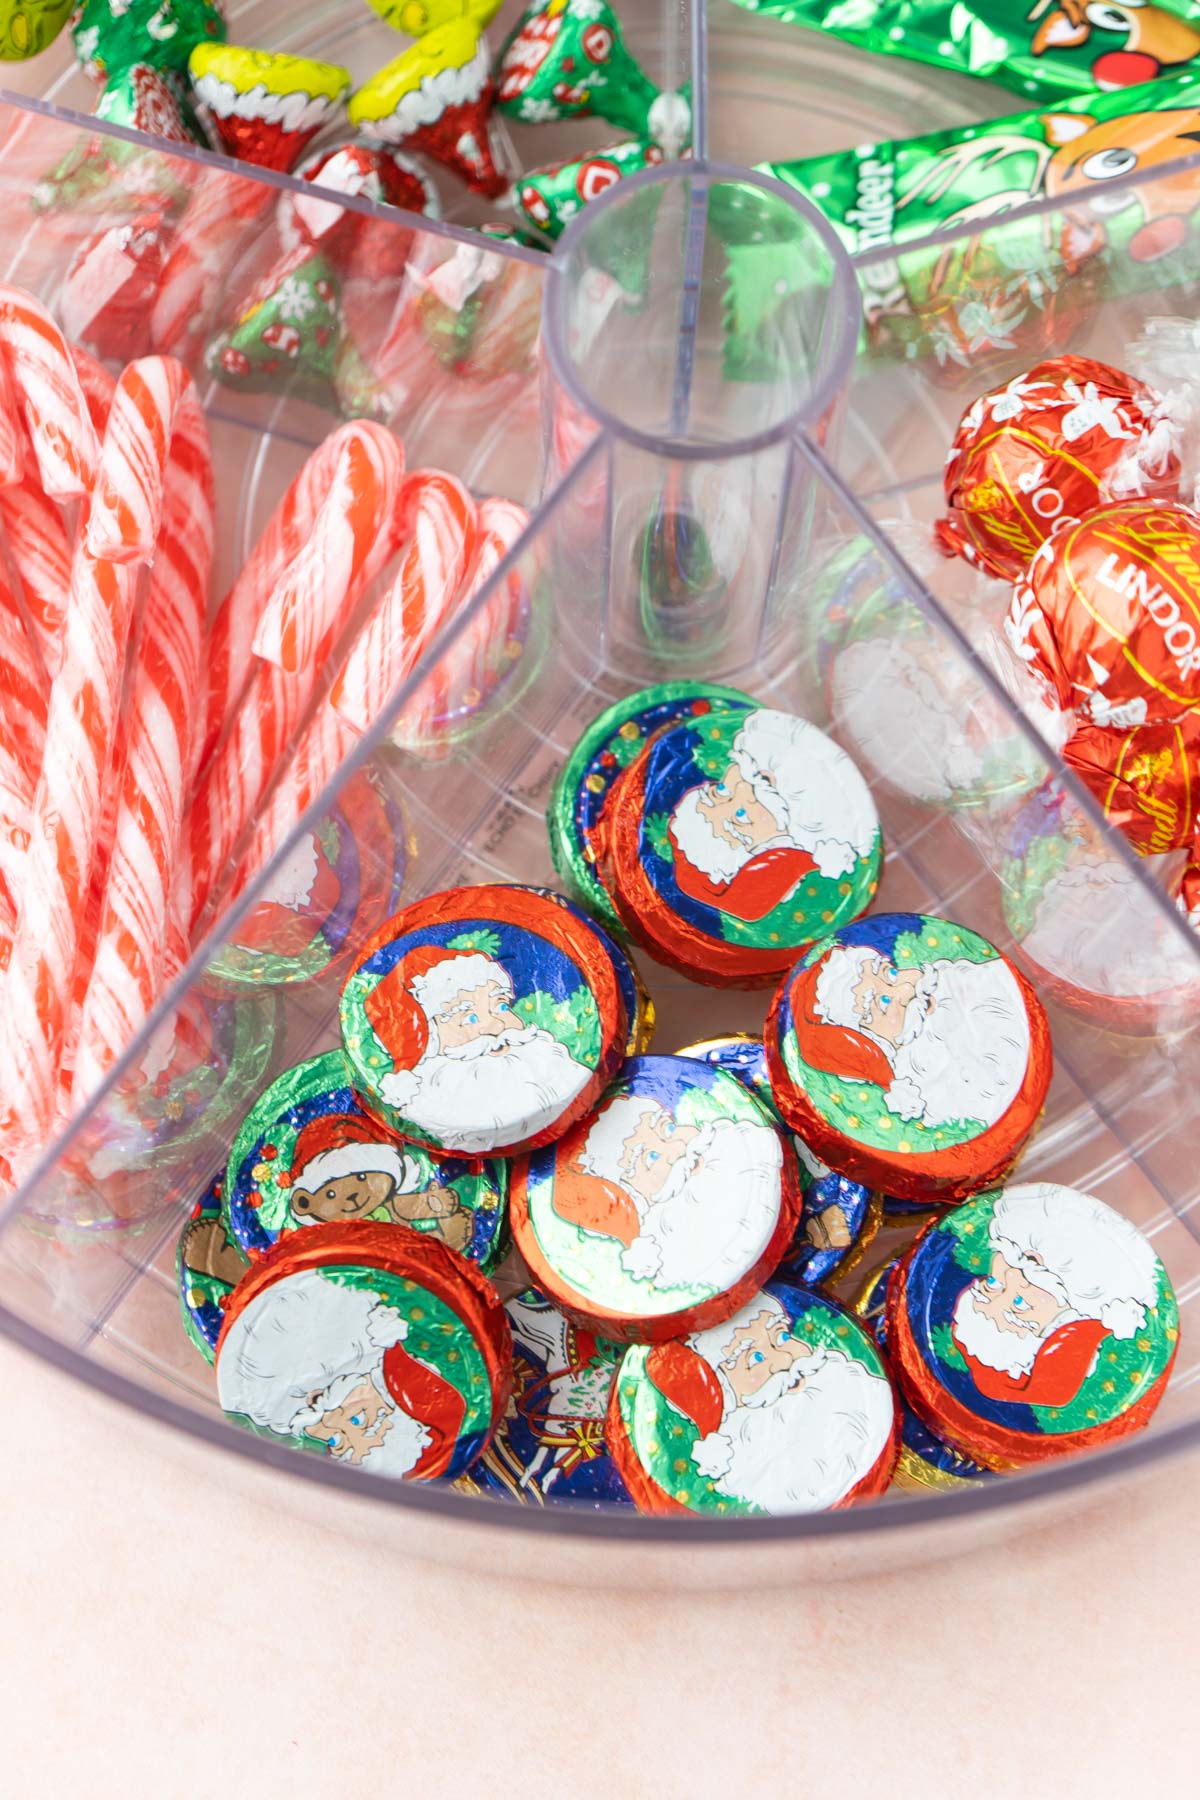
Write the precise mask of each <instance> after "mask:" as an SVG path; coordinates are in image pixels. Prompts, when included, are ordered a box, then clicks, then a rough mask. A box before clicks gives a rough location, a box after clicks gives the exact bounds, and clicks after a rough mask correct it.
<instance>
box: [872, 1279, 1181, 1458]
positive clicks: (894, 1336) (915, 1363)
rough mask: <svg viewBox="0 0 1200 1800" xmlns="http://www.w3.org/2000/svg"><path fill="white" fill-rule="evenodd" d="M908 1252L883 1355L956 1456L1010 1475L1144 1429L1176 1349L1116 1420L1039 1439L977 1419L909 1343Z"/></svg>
mask: <svg viewBox="0 0 1200 1800" xmlns="http://www.w3.org/2000/svg"><path fill="white" fill-rule="evenodd" d="M914 1248H915V1246H914ZM911 1255H912V1252H911V1251H910V1252H909V1256H906V1257H905V1259H904V1261H903V1262H901V1263H899V1264H897V1266H896V1269H895V1271H894V1272H893V1274H892V1278H891V1280H890V1281H889V1283H888V1294H887V1342H888V1354H889V1357H890V1359H891V1364H892V1369H893V1371H894V1373H895V1376H896V1380H897V1381H898V1382H899V1384H900V1389H901V1392H902V1393H903V1395H904V1398H905V1399H906V1400H907V1401H908V1404H909V1405H910V1406H911V1407H912V1410H913V1411H914V1412H915V1413H916V1415H917V1417H918V1418H920V1419H923V1420H924V1422H925V1424H926V1425H928V1426H929V1428H930V1430H931V1431H936V1432H937V1434H938V1436H939V1437H943V1438H945V1440H946V1442H947V1443H948V1444H950V1445H951V1446H952V1448H953V1449H955V1450H957V1451H959V1452H960V1454H962V1455H964V1456H970V1457H972V1458H973V1459H974V1460H975V1461H976V1462H978V1463H982V1464H983V1466H984V1467H985V1468H988V1469H995V1470H996V1471H997V1473H998V1474H1009V1473H1012V1471H1014V1470H1016V1469H1025V1468H1031V1467H1033V1466H1035V1465H1037V1464H1040V1463H1045V1462H1055V1461H1057V1460H1058V1458H1059V1457H1063V1456H1075V1455H1078V1454H1079V1452H1081V1451H1084V1450H1095V1449H1097V1448H1098V1447H1099V1446H1100V1445H1102V1444H1111V1443H1115V1442H1116V1441H1117V1439H1118V1438H1123V1437H1129V1436H1131V1435H1132V1434H1133V1433H1134V1432H1136V1431H1141V1430H1143V1429H1144V1428H1145V1426H1146V1425H1147V1424H1148V1423H1149V1421H1150V1418H1151V1415H1152V1414H1153V1413H1154V1411H1155V1409H1156V1408H1157V1406H1158V1403H1159V1401H1160V1400H1161V1399H1162V1397H1163V1394H1164V1393H1165V1392H1166V1387H1167V1382H1168V1380H1169V1379H1170V1375H1171V1370H1172V1368H1173V1367H1174V1365H1175V1355H1176V1351H1173V1352H1172V1354H1171V1360H1170V1362H1169V1363H1168V1364H1167V1367H1166V1368H1165V1369H1164V1370H1163V1372H1162V1374H1161V1375H1160V1376H1159V1378H1158V1380H1157V1381H1156V1382H1155V1383H1154V1384H1153V1386H1152V1387H1150V1388H1149V1389H1148V1390H1147V1391H1146V1393H1144V1394H1143V1395H1142V1397H1141V1399H1140V1400H1138V1401H1137V1402H1136V1403H1135V1404H1134V1405H1133V1406H1131V1407H1129V1408H1128V1410H1127V1411H1125V1412H1123V1413H1121V1414H1120V1416H1119V1417H1118V1418H1116V1419H1113V1420H1111V1421H1110V1422H1109V1423H1107V1424H1103V1425H1093V1426H1090V1427H1089V1428H1088V1430H1087V1431H1068V1432H1063V1433H1062V1434H1061V1435H1058V1436H1049V1435H1048V1436H1046V1437H1045V1438H1043V1439H1042V1440H1041V1442H1040V1443H1038V1442H1036V1441H1034V1440H1032V1439H1031V1437H1030V1434H1029V1433H1028V1432H1009V1431H1005V1430H1003V1429H1002V1428H1001V1427H1000V1426H998V1425H994V1424H992V1423H991V1421H990V1420H987V1419H981V1418H979V1417H977V1415H976V1414H974V1413H972V1412H971V1411H970V1410H969V1409H968V1408H967V1407H965V1406H963V1405H962V1404H961V1403H960V1402H959V1401H958V1400H956V1399H955V1398H954V1397H953V1395H951V1394H950V1393H948V1392H947V1390H946V1389H945V1388H944V1387H943V1386H942V1385H941V1384H940V1382H938V1381H936V1380H935V1379H934V1378H933V1376H932V1375H931V1374H930V1372H929V1370H928V1368H927V1367H926V1365H925V1361H924V1358H923V1357H922V1355H921V1352H920V1350H919V1349H918V1348H917V1346H916V1344H915V1343H914V1342H913V1338H912V1333H911V1331H910V1330H909V1328H908V1309H907V1306H906V1305H905V1296H906V1293H907V1275H908V1262H909V1257H911Z"/></svg>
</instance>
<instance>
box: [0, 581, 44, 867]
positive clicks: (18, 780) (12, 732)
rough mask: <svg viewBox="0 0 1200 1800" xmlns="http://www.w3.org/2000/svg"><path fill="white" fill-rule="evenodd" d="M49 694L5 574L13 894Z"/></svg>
mask: <svg viewBox="0 0 1200 1800" xmlns="http://www.w3.org/2000/svg"><path fill="white" fill-rule="evenodd" d="M49 693H50V682H49V679H48V677H47V675H46V671H45V668H44V667H43V665H42V662H41V659H40V658H39V657H38V655H37V653H36V651H35V650H34V648H33V645H32V642H31V640H30V634H29V631H28V629H27V626H26V622H25V619H24V618H23V617H22V613H21V608H20V605H19V603H18V601H17V596H16V594H15V593H14V592H13V590H12V588H11V587H10V586H9V584H8V582H7V581H6V580H5V579H4V578H3V575H2V574H0V874H2V875H3V876H4V878H5V880H6V882H7V885H8V892H9V894H10V895H11V894H15V893H19V892H20V888H21V883H22V881H23V879H24V867H25V852H26V849H27V847H28V844H29V827H30V820H31V815H32V810H33V797H34V792H35V790H36V788H37V781H38V774H39V772H40V770H41V766H42V751H43V748H44V745H45V738H46V703H47V700H48V698H49Z"/></svg>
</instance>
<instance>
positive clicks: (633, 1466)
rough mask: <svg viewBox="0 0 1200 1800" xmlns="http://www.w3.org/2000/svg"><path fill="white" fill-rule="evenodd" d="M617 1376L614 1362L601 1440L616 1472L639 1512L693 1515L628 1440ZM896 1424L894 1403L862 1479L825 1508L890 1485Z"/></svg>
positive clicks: (855, 1502) (854, 1502)
mask: <svg viewBox="0 0 1200 1800" xmlns="http://www.w3.org/2000/svg"><path fill="white" fill-rule="evenodd" d="M620 1380H621V1370H620V1366H619V1365H618V1368H617V1379H616V1380H615V1381H614V1382H613V1385H612V1393H611V1394H610V1395H609V1399H608V1413H607V1416H606V1418H605V1421H604V1441H605V1443H606V1445H607V1446H608V1453H609V1455H610V1456H611V1457H612V1459H613V1462H614V1463H615V1464H616V1467H617V1473H618V1474H619V1475H620V1477H621V1479H622V1481H623V1482H624V1483H625V1486H626V1487H627V1488H628V1489H629V1495H630V1498H631V1499H632V1501H633V1504H634V1505H635V1506H636V1507H637V1510H638V1511H639V1512H642V1513H658V1514H661V1515H664V1516H674V1517H679V1516H681V1515H686V1516H687V1517H688V1518H694V1517H696V1516H697V1515H696V1514H695V1513H693V1512H692V1510H691V1508H690V1507H687V1506H682V1505H681V1504H680V1502H679V1501H678V1500H676V1499H675V1497H674V1495H673V1494H668V1493H667V1491H666V1489H665V1488H662V1487H660V1486H659V1484H658V1482H657V1481H655V1479H654V1477H653V1476H652V1475H651V1474H650V1473H649V1471H648V1470H647V1468H646V1465H645V1463H643V1461H642V1459H641V1457H640V1456H639V1455H638V1454H637V1452H636V1451H635V1449H634V1447H633V1445H632V1444H631V1443H630V1441H629V1433H628V1432H627V1431H626V1429H625V1422H624V1420H623V1419H622V1417H621V1400H620V1395H619V1393H618V1386H619V1383H620ZM900 1424H901V1419H900V1409H899V1407H897V1408H896V1414H895V1419H894V1421H893V1424H892V1432H891V1436H890V1437H889V1439H888V1441H887V1443H886V1444H885V1445H884V1447H883V1449H882V1450H881V1451H880V1453H879V1455H878V1457H877V1458H876V1459H875V1462H874V1464H873V1466H872V1467H871V1468H870V1469H869V1470H868V1471H867V1473H866V1474H865V1475H864V1476H863V1478H862V1480H861V1481H859V1482H856V1483H855V1485H854V1486H853V1487H852V1488H851V1489H850V1492H849V1493H848V1494H846V1495H844V1496H843V1498H842V1499H841V1500H839V1501H838V1502H837V1503H836V1504H835V1505H834V1506H831V1507H829V1508H828V1511H830V1512H845V1511H846V1509H847V1508H848V1507H851V1506H860V1505H862V1504H863V1503H864V1502H865V1501H868V1500H877V1499H878V1498H879V1497H880V1495H881V1494H886V1492H887V1490H888V1488H889V1487H890V1486H891V1485H892V1475H893V1473H894V1471H895V1467H896V1459H897V1458H898V1456H899V1454H900ZM790 1516H800V1515H790Z"/></svg>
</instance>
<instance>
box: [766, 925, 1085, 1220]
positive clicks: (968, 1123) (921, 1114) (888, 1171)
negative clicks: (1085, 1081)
mask: <svg viewBox="0 0 1200 1800" xmlns="http://www.w3.org/2000/svg"><path fill="white" fill-rule="evenodd" d="M764 1043H765V1044H766V1049H767V1067H768V1070H769V1072H770V1077H771V1089H772V1092H773V1094H774V1096H775V1104H776V1105H777V1106H778V1108H779V1110H780V1112H781V1113H782V1114H783V1117H784V1118H785V1119H786V1120H787V1122H788V1124H789V1125H790V1126H791V1127H792V1129H793V1130H794V1131H798V1132H799V1133H800V1135H801V1136H802V1137H803V1139H804V1141H805V1143H807V1144H808V1145H810V1146H811V1148H812V1150H813V1151H814V1152H815V1154H816V1155H818V1156H820V1157H821V1158H822V1159H823V1160H824V1161H825V1162H827V1163H828V1164H829V1166H830V1167H831V1168H834V1169H837V1170H839V1171H840V1172H841V1173H843V1174H846V1175H849V1176H850V1177H851V1178H852V1179H854V1180H856V1181H862V1182H865V1183H867V1184H868V1185H869V1186H872V1187H877V1188H879V1189H881V1190H882V1191H883V1192H884V1193H886V1194H889V1195H891V1194H894V1195H896V1196H897V1197H898V1198H900V1199H902V1200H915V1201H923V1202H926V1203H928V1204H936V1203H938V1202H941V1203H943V1204H946V1203H949V1202H951V1201H955V1200H961V1199H963V1198H964V1197H965V1196H966V1195H968V1194H970V1193H973V1192H975V1191H976V1190H978V1189H980V1188H983V1187H986V1186H988V1185H989V1183H993V1182H995V1181H997V1180H999V1179H1001V1178H1002V1176H1003V1175H1004V1173H1005V1172H1006V1171H1007V1170H1008V1168H1009V1167H1010V1165H1011V1163H1012V1161H1013V1158H1014V1157H1015V1156H1016V1154H1017V1152H1018V1151H1019V1150H1020V1148H1021V1146H1022V1144H1023V1143H1024V1142H1025V1139H1026V1138H1027V1137H1028V1135H1029V1133H1030V1132H1031V1131H1032V1129H1033V1127H1034V1125H1035V1123H1036V1122H1037V1118H1038V1115H1039V1113H1040V1112H1041V1109H1042V1103H1043V1101H1044V1100H1045V1098H1046V1092H1047V1089H1048V1088H1049V1085H1050V1075H1051V1070H1052V1066H1053V1056H1052V1052H1051V1047H1050V1027H1049V1025H1048V1023H1047V1020H1046V1015H1045V1013H1044V1011H1043V1009H1042V1006H1041V1003H1040V1001H1039V1000H1038V998H1037V995H1036V994H1035V993H1034V991H1033V989H1032V988H1031V987H1030V985H1029V983H1028V982H1027V981H1026V980H1025V978H1024V976H1023V975H1021V974H1020V973H1019V972H1018V971H1017V970H1016V969H1015V968H1014V967H1013V966H1012V964H1011V963H1010V962H1008V960H1007V959H1006V958H1005V957H1004V956H1002V955H1001V954H1000V952H999V951H998V950H996V949H995V948H994V947H993V946H992V945H991V944H989V943H988V942H987V941H986V939H984V938H982V937H980V936H979V935H978V934H977V933H976V932H974V931H969V930H968V929H967V928H966V926H964V925H957V924H954V923H952V922H951V921H949V920H946V919H935V918H930V917H929V916H927V915H925V914H923V913H876V914H873V915H872V916H871V917H869V918H866V919H862V920H860V921H859V922H858V923H857V924H855V925H848V926H845V927H843V929H842V930H840V931H838V932H835V933H834V934H832V935H831V936H829V937H827V938H825V939H823V940H822V942H820V943H818V944H814V945H813V947H812V949H811V950H810V951H809V952H808V954H807V955H806V956H804V957H803V958H802V959H801V960H800V962H798V963H797V964H796V966H795V968H794V969H793V970H792V971H791V973H790V974H789V975H788V976H787V977H786V978H785V980H784V981H783V982H782V983H781V985H780V987H779V990H778V992H777V993H776V995H775V999H774V1000H773V1002H772V1004H771V1010H770V1012H769V1013H768V1015H767V1024H766V1029H765V1032H764Z"/></svg>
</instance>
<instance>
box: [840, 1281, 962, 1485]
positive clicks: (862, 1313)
mask: <svg viewBox="0 0 1200 1800" xmlns="http://www.w3.org/2000/svg"><path fill="white" fill-rule="evenodd" d="M899 1262H900V1258H899V1257H893V1258H892V1260H891V1262H886V1263H884V1264H883V1265H882V1267H880V1268H878V1269H872V1271H871V1273H870V1275H868V1277H867V1279H866V1281H865V1282H864V1283H863V1286H862V1289H861V1291H860V1292H859V1293H858V1294H857V1295H856V1297H855V1299H854V1302H853V1311H854V1313H855V1315H856V1317H858V1318H860V1319H861V1320H862V1322H863V1324H864V1325H865V1326H866V1327H867V1329H868V1331H869V1332H870V1333H871V1335H872V1337H873V1338H874V1339H875V1342H876V1343H877V1344H878V1345H879V1348H880V1349H881V1350H882V1351H883V1353H884V1355H885V1356H886V1355H887V1290H888V1282H889V1281H890V1279H891V1276H892V1272H893V1270H894V1269H895V1268H896V1267H897V1265H898V1263H899ZM994 1474H995V1470H994V1469H987V1468H985V1467H984V1466H983V1464H982V1463H977V1462H976V1461H975V1460H974V1458H973V1457H970V1456H964V1455H963V1454H962V1452H961V1451H959V1450H956V1449H955V1448H954V1446H953V1444H948V1443H947V1442H946V1440H945V1438H941V1437H939V1436H938V1435H937V1433H936V1431H931V1430H930V1429H929V1426H928V1425H926V1423H925V1421H924V1420H923V1419H919V1418H918V1417H917V1415H916V1413H915V1412H914V1411H913V1409H912V1407H911V1406H909V1405H908V1403H907V1402H906V1401H905V1400H904V1399H903V1398H901V1401H900V1455H899V1457H898V1458H897V1460H896V1469H895V1473H894V1474H893V1476H892V1486H893V1487H894V1488H901V1489H903V1490H905V1491H906V1492H908V1493H914V1494H921V1493H928V1492H929V1490H930V1489H931V1488H932V1489H933V1490H934V1492H936V1493H941V1494H949V1493H953V1492H954V1490H955V1489H956V1488H961V1487H964V1486H965V1487H969V1486H973V1485H974V1484H975V1483H976V1482H980V1481H990V1480H991V1479H992V1477H993V1475H994Z"/></svg>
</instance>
